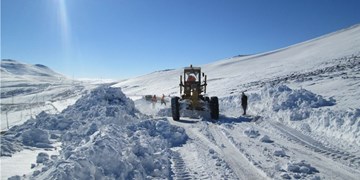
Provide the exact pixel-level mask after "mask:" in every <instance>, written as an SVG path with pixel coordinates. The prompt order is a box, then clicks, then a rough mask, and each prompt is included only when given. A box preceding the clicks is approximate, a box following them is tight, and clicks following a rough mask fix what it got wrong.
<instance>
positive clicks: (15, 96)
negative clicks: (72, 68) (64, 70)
mask: <svg viewBox="0 0 360 180" xmlns="http://www.w3.org/2000/svg"><path fill="white" fill-rule="evenodd" d="M96 86H97V85H96V84H91V83H88V82H87V83H84V82H82V81H76V80H72V79H69V78H67V77H65V76H63V75H61V74H59V73H56V72H54V71H53V70H51V69H50V68H48V67H46V66H44V65H40V64H36V65H31V64H25V63H21V62H18V61H15V60H10V59H3V60H1V130H2V131H3V130H6V129H7V128H8V126H9V127H11V126H13V125H17V124H21V123H23V122H25V121H26V120H27V119H29V118H31V117H33V116H35V115H37V114H38V113H40V112H41V111H47V112H49V113H59V112H61V111H62V110H63V109H65V108H66V107H67V106H68V105H70V104H73V103H75V101H76V100H77V99H78V98H79V97H80V96H81V95H82V94H83V93H84V92H85V91H87V90H90V89H92V88H94V87H96Z"/></svg>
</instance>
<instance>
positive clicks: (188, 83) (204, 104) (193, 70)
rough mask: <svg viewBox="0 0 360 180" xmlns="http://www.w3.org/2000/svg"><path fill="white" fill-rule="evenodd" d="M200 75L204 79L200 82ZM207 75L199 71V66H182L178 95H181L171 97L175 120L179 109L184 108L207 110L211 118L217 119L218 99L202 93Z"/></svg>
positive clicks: (204, 89)
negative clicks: (182, 72)
mask: <svg viewBox="0 0 360 180" xmlns="http://www.w3.org/2000/svg"><path fill="white" fill-rule="evenodd" d="M201 77H203V78H204V81H203V82H201ZM206 79H207V76H206V75H205V74H204V73H201V68H200V67H193V66H192V65H190V67H185V68H184V75H183V76H182V75H180V84H179V85H180V95H181V97H177V96H175V97H172V98H171V112H172V117H173V119H174V120H175V121H178V120H179V119H180V111H182V110H184V109H188V110H196V111H209V112H210V116H211V118H212V119H214V120H217V119H219V100H218V97H216V96H213V97H211V98H209V97H208V96H205V95H203V93H206V86H207V83H206Z"/></svg>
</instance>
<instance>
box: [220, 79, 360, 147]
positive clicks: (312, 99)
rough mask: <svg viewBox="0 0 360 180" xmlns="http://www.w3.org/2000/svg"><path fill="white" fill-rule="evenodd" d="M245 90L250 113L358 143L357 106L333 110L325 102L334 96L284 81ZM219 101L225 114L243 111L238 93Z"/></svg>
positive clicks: (322, 136)
mask: <svg viewBox="0 0 360 180" xmlns="http://www.w3.org/2000/svg"><path fill="white" fill-rule="evenodd" d="M247 94H248V97H249V107H248V112H249V114H254V115H260V116H262V117H264V119H269V120H274V121H279V122H282V123H284V124H286V125H289V126H291V127H293V128H295V129H297V130H299V131H302V132H303V133H304V134H311V135H312V136H314V135H315V137H319V139H323V140H325V139H327V140H329V139H334V140H335V141H339V142H341V143H343V144H344V145H346V144H350V145H356V146H360V141H359V137H360V128H359V127H360V109H349V110H347V111H341V110H333V109H330V108H328V106H334V105H336V100H335V99H333V98H329V99H325V98H324V97H322V96H321V95H318V94H314V93H312V92H310V91H308V90H306V89H291V88H289V87H287V86H285V85H274V86H271V85H266V86H264V87H263V88H262V89H260V90H259V91H255V92H251V93H250V92H249V93H247ZM219 103H220V108H221V113H223V114H226V115H227V116H231V115H232V116H240V113H242V110H241V97H240V95H235V96H230V97H225V98H221V99H220V101H219Z"/></svg>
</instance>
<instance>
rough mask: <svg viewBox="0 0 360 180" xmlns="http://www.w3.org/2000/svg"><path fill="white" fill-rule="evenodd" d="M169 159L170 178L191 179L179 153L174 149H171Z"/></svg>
mask: <svg viewBox="0 0 360 180" xmlns="http://www.w3.org/2000/svg"><path fill="white" fill-rule="evenodd" d="M170 161H171V169H172V172H173V175H172V179H176V180H177V179H178V180H188V179H192V177H191V176H190V173H189V171H188V170H187V168H186V165H185V162H184V160H183V159H182V157H181V155H180V153H178V152H176V151H171V159H170Z"/></svg>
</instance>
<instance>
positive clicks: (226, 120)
mask: <svg viewBox="0 0 360 180" xmlns="http://www.w3.org/2000/svg"><path fill="white" fill-rule="evenodd" d="M256 119H258V117H255V118H254V117H252V116H240V117H227V116H224V115H220V118H219V120H218V123H244V122H252V121H254V120H256Z"/></svg>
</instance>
